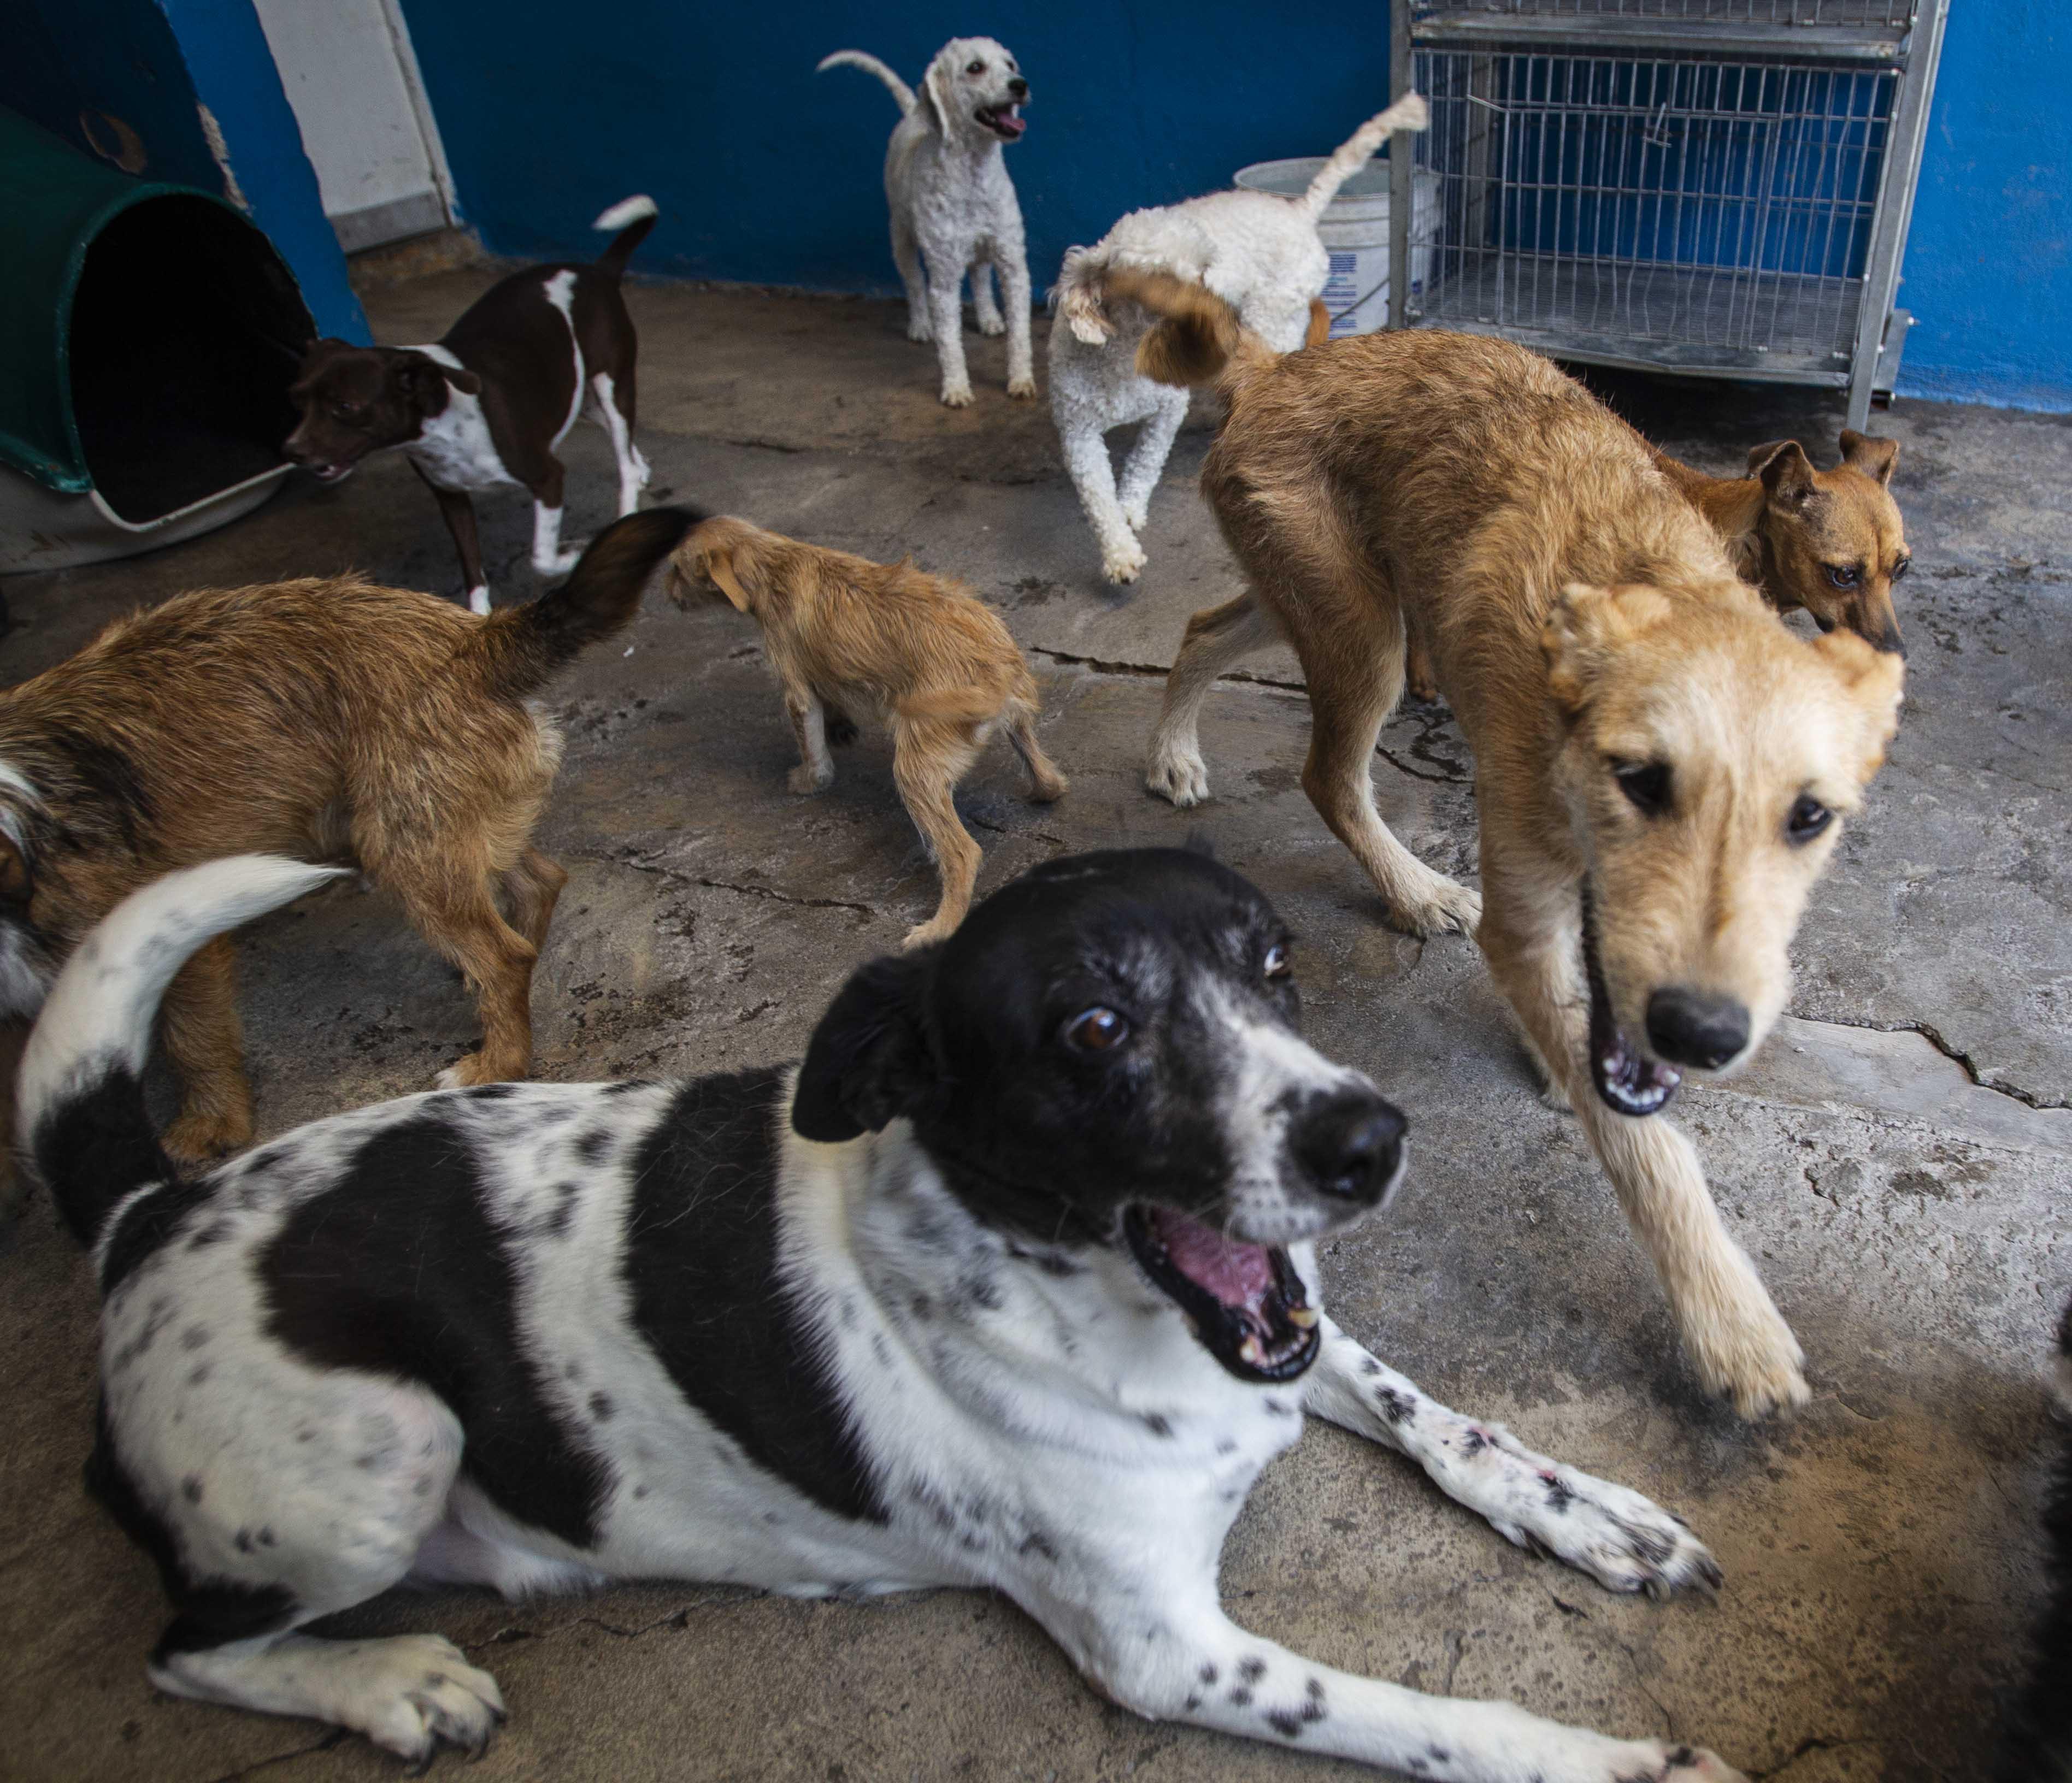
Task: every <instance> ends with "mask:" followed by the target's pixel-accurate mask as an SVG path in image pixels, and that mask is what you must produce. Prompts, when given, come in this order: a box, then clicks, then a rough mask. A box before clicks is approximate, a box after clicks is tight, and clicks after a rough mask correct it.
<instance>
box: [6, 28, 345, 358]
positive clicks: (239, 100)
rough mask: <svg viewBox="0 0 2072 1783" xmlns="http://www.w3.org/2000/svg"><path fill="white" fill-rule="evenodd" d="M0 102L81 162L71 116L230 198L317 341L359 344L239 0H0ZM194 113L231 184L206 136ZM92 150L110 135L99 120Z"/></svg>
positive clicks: (312, 193) (84, 142)
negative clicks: (120, 129) (131, 141)
mask: <svg viewBox="0 0 2072 1783" xmlns="http://www.w3.org/2000/svg"><path fill="white" fill-rule="evenodd" d="M0 105H9V106H11V107H12V108H13V109H15V110H16V111H19V112H20V113H22V114H23V116H24V117H29V118H31V119H33V120H34V121H35V122H37V123H39V124H40V125H43V128H44V129H47V130H49V131H51V132H52V133H53V134H56V135H58V136H60V137H62V138H64V140H65V141H66V142H70V143H72V145H73V146H75V147H76V148H79V149H81V150H85V151H86V152H88V153H89V154H93V153H96V152H97V150H96V146H95V143H94V142H93V139H92V138H89V136H88V134H87V132H86V130H85V129H84V128H83V127H82V125H81V123H80V113H82V112H83V111H93V112H101V113H108V114H109V116H110V117H115V118H119V119H121V121H122V122H124V123H125V124H126V125H128V126H129V129H131V130H133V131H134V133H135V134H136V137H137V138H138V142H140V143H141V145H142V149H143V151H144V154H145V157H146V160H145V165H144V166H142V169H141V170H139V171H141V173H142V175H143V177H145V178H146V179H165V180H175V181H178V182H179V183H183V184H185V185H189V186H195V187H199V188H200V189H201V190H203V191H208V192H216V193H220V194H221V195H224V197H235V196H236V195H238V194H241V195H242V197H243V199H244V200H245V206H246V208H247V210H248V212H249V215H250V216H251V218H252V220H253V222H254V223H256V224H258V225H259V227H260V228H261V229H263V230H265V232H266V234H267V236H268V237H269V239H270V240H272V241H273V245H274V247H275V248H276V249H278V250H279V252H280V254H281V257H282V259H284V260H285V261H287V263H288V265H289V266H290V269H292V270H293V271H294V274H295V278H296V281H297V282H298V284H299V285H300V286H301V287H302V297H303V300H304V301H305V302H306V303H307V304H308V305H309V306H310V314H312V315H313V316H315V318H316V321H317V326H318V327H319V328H320V329H322V330H323V331H324V332H325V333H327V334H332V335H343V336H345V337H346V338H347V339H354V340H363V341H364V340H365V339H368V338H369V337H368V331H367V321H366V318H365V317H364V315H362V314H361V313H360V300H359V298H356V297H355V296H354V295H353V293H352V286H351V285H350V284H348V283H347V280H346V273H345V257H344V256H343V254H341V253H339V246H338V237H337V236H335V235H334V234H333V233H332V232H331V225H330V224H329V223H327V221H326V220H324V214H323V202H322V199H320V198H319V195H318V191H317V181H316V175H315V171H314V170H312V169H311V167H310V164H309V161H308V159H307V158H306V156H305V155H304V154H303V153H302V133H301V132H300V130H299V129H298V128H297V127H296V124H295V119H294V113H293V112H292V111H290V109H289V106H288V101H287V97H286V94H285V93H284V92H282V88H281V80H280V76H279V75H278V73H277V72H276V71H275V69H274V67H273V58H272V56H271V55H270V54H269V52H268V50H267V47H266V40H265V35H264V34H263V33H262V32H261V30H260V28H259V16H258V14H257V13H256V12H254V11H253V9H252V6H251V5H250V0H0ZM202 105H206V106H207V107H208V109H209V111H210V112H211V113H212V115H213V116H214V117H215V118H216V123H217V125H218V127H219V128H220V130H221V131H222V134H223V144H224V150H225V159H226V160H227V161H228V163H229V166H230V169H231V171H232V173H233V174H234V175H236V184H237V187H238V194H233V193H232V191H230V190H229V183H228V181H227V180H226V179H224V172H223V169H222V168H221V167H220V166H218V165H217V162H216V158H215V155H214V154H213V153H212V151H211V149H210V146H209V142H208V137H207V135H206V134H205V132H204V130H203V125H202V121H201V114H200V111H199V107H200V106H202ZM97 134H99V135H100V136H101V138H102V140H103V142H104V143H112V142H113V140H114V135H113V132H112V131H110V130H109V129H108V128H107V127H106V126H105V125H101V126H97Z"/></svg>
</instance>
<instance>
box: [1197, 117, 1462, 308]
mask: <svg viewBox="0 0 2072 1783" xmlns="http://www.w3.org/2000/svg"><path fill="white" fill-rule="evenodd" d="M1325 160H1326V157H1325V156H1323V155H1320V154H1306V155H1297V156H1296V157H1294V158H1293V159H1292V160H1288V161H1257V162H1253V163H1252V166H1249V167H1240V168H1239V170H1238V174H1237V184H1238V186H1239V187H1240V188H1241V189H1242V190H1244V191H1248V192H1278V193H1280V194H1281V195H1282V196H1283V197H1285V198H1300V197H1301V195H1303V193H1305V192H1306V191H1309V182H1310V181H1311V180H1313V179H1315V178H1316V177H1317V172H1318V169H1319V168H1321V167H1322V166H1323V165H1324V162H1325ZM1410 178H1411V211H1410V238H1411V249H1410V290H1411V294H1412V296H1413V297H1416V296H1419V295H1421V294H1423V292H1424V281H1425V278H1426V277H1427V276H1428V275H1429V273H1430V272H1431V270H1432V246H1431V244H1432V240H1433V237H1434V236H1436V235H1437V232H1438V231H1437V221H1438V215H1439V176H1438V175H1437V174H1436V173H1433V172H1432V171H1430V170H1429V169H1426V168H1423V167H1420V168H1416V169H1415V170H1413V171H1412V174H1411V176H1410ZM1317 233H1318V235H1320V236H1322V237H1323V240H1324V246H1325V248H1326V250H1327V251H1328V252H1329V253H1330V257H1331V270H1330V277H1327V278H1326V280H1325V281H1324V289H1323V291H1322V297H1323V299H1324V307H1325V308H1326V309H1327V310H1330V312H1331V333H1332V335H1333V336H1334V338H1335V337H1336V336H1338V335H1367V334H1371V333H1373V332H1374V331H1375V329H1377V328H1383V327H1387V325H1388V155H1387V152H1386V151H1385V150H1384V151H1383V153H1382V154H1378V155H1376V156H1375V158H1374V159H1373V160H1371V161H1370V162H1368V163H1367V165H1366V166H1364V167H1363V168H1361V169H1360V170H1359V172H1358V173H1356V174H1355V175H1353V176H1352V178H1351V179H1348V180H1347V181H1346V183H1345V184H1344V185H1342V186H1341V187H1339V188H1338V196H1337V197H1336V198H1334V199H1332V200H1331V202H1330V203H1329V204H1327V205H1326V206H1325V207H1324V214H1323V216H1322V217H1321V218H1320V219H1319V220H1318V224H1317Z"/></svg>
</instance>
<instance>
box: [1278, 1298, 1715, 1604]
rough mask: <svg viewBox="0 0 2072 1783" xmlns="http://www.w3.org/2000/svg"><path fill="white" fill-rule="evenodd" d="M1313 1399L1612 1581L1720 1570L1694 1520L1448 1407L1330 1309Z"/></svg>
mask: <svg viewBox="0 0 2072 1783" xmlns="http://www.w3.org/2000/svg"><path fill="white" fill-rule="evenodd" d="M1302 1391H1303V1403H1304V1405H1305V1407H1306V1408H1307V1409H1308V1410H1309V1411H1313V1412H1315V1413H1316V1414H1317V1415H1318V1417H1320V1418H1328V1419H1330V1421H1331V1422H1332V1423H1333V1424H1339V1425H1342V1426H1343V1427H1344V1428H1346V1429H1347V1430H1350V1431H1352V1432H1355V1433H1356V1434H1357V1435H1359V1436H1365V1437H1367V1439H1368V1440H1370V1441H1372V1442H1377V1443H1380V1444H1383V1446H1384V1447H1386V1448H1393V1449H1396V1450H1399V1451H1400V1452H1402V1453H1404V1454H1405V1455H1408V1456H1409V1457H1410V1458H1411V1459H1412V1460H1414V1461H1415V1462H1416V1463H1417V1465H1419V1466H1420V1467H1421V1468H1423V1469H1424V1471H1425V1472H1426V1473H1428V1474H1429V1475H1430V1476H1431V1477H1432V1481H1433V1484H1434V1485H1437V1487H1438V1488H1439V1489H1440V1490H1441V1492H1443V1493H1445V1494H1446V1496H1447V1497H1449V1498H1452V1499H1454V1500H1455V1501H1457V1502H1459V1503H1461V1504H1463V1505H1466V1506H1467V1507H1468V1509H1469V1510H1472V1511H1474V1512H1475V1513H1476V1514H1478V1516H1482V1517H1486V1518H1488V1519H1489V1521H1490V1523H1492V1524H1493V1525H1494V1526H1495V1528H1496V1530H1497V1533H1498V1534H1500V1535H1502V1536H1503V1538H1504V1539H1505V1540H1507V1541H1509V1542H1514V1543H1516V1544H1517V1545H1518V1546H1519V1547H1522V1548H1529V1549H1531V1550H1532V1551H1535V1552H1544V1553H1548V1554H1552V1555H1553V1556H1554V1557H1555V1558H1556V1559H1560V1560H1564V1561H1566V1562H1567V1563H1568V1564H1569V1565H1570V1566H1572V1567H1576V1568H1577V1570H1578V1571H1582V1572H1587V1573H1588V1574H1589V1576H1591V1577H1592V1578H1593V1579H1594V1580H1597V1583H1598V1584H1601V1585H1602V1586H1603V1587H1604V1588H1605V1590H1607V1591H1644V1592H1647V1593H1648V1594H1649V1595H1650V1596H1656V1597H1662V1596H1667V1595H1668V1594H1669V1593H1670V1592H1672V1591H1675V1590H1678V1589H1680V1588H1683V1587H1685V1586H1689V1585H1696V1586H1699V1587H1700V1588H1704V1589H1706V1590H1711V1589H1712V1588H1716V1586H1717V1585H1718V1584H1719V1582H1720V1569H1719V1567H1718V1566H1717V1565H1716V1563H1714V1561H1713V1559H1712V1555H1711V1554H1710V1553H1709V1552H1708V1551H1707V1550H1706V1547H1705V1545H1704V1543H1702V1542H1700V1540H1699V1539H1697V1537H1696V1536H1695V1535H1693V1534H1692V1533H1691V1530H1690V1528H1689V1526H1688V1525H1687V1524H1685V1523H1684V1522H1683V1521H1682V1520H1681V1519H1680V1518H1676V1517H1674V1516H1672V1515H1671V1514H1670V1513H1669V1512H1667V1511H1666V1510H1663V1509H1662V1508H1661V1506H1659V1505H1657V1504H1655V1503H1654V1502H1651V1500H1649V1499H1646V1498H1644V1497H1642V1496H1641V1495H1640V1493H1637V1492H1633V1491H1630V1490H1628V1489H1626V1487H1624V1486H1622V1485H1613V1484H1612V1483H1611V1482H1609V1481H1605V1480H1599V1479H1595V1478H1593V1477H1592V1476H1590V1475H1589V1474H1587V1473H1577V1471H1576V1469H1573V1468H1569V1467H1564V1466H1562V1465H1561V1464H1560V1462H1558V1461H1552V1460H1548V1458H1547V1457H1546V1456H1544V1455H1536V1454H1535V1453H1534V1452H1532V1451H1531V1449H1529V1448H1526V1447H1525V1446H1524V1445H1523V1444H1521V1443H1520V1442H1519V1440H1518V1439H1517V1438H1516V1437H1515V1436H1512V1435H1511V1432H1509V1431H1507V1430H1506V1429H1505V1428H1503V1426H1502V1425H1501V1424H1488V1423H1485V1422H1484V1421H1483V1420H1482V1419H1478V1418H1469V1417H1464V1416H1463V1415H1461V1413H1459V1412H1457V1411H1448V1410H1447V1408H1446V1407H1445V1406H1443V1405H1441V1404H1439V1403H1437V1401H1436V1400H1433V1399H1427V1398H1426V1397H1425V1396H1424V1395H1423V1394H1422V1393H1420V1392H1419V1391H1418V1390H1417V1388H1416V1387H1415V1386H1414V1385H1412V1383H1411V1382H1409V1381H1408V1380H1405V1379H1404V1377H1403V1376H1402V1375H1400V1374H1397V1373H1396V1370H1394V1369H1392V1368H1390V1367H1388V1366H1386V1365H1385V1364H1383V1362H1380V1361H1379V1360H1378V1359H1377V1358H1375V1357H1373V1356H1371V1355H1370V1354H1367V1351H1366V1350H1363V1349H1362V1348H1361V1347H1360V1346H1359V1344H1357V1343H1355V1341H1353V1340H1352V1339H1351V1338H1350V1337H1347V1336H1346V1334H1345V1333H1344V1332H1343V1331H1342V1330H1340V1329H1338V1326H1337V1325H1335V1324H1334V1323H1333V1322H1332V1321H1330V1319H1328V1318H1327V1319H1326V1320H1325V1321H1324V1325H1323V1347H1322V1350H1320V1352H1319V1353H1318V1358H1317V1361H1316V1364H1315V1366H1313V1367H1312V1368H1311V1369H1310V1370H1309V1373H1308V1374H1306V1375H1305V1376H1304V1378H1303V1386H1302Z"/></svg>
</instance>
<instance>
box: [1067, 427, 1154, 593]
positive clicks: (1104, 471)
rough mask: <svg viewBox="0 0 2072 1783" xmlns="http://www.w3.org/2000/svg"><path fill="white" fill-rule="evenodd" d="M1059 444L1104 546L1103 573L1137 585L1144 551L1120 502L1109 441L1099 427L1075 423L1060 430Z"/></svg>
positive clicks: (1116, 580)
mask: <svg viewBox="0 0 2072 1783" xmlns="http://www.w3.org/2000/svg"><path fill="white" fill-rule="evenodd" d="M1058 443H1059V445H1060V446H1063V448H1064V452H1065V470H1066V472H1067V475H1070V476H1071V479H1072V487H1073V489H1074V490H1075V491H1076V492H1077V494H1078V495H1079V507H1080V509H1081V511H1083V513H1084V514H1085V515H1086V516H1087V524H1088V525H1089V526H1091V527H1092V528H1093V529H1094V537H1095V539H1096V540H1098V541H1099V543H1100V554H1101V573H1102V574H1103V575H1104V576H1105V577H1107V578H1108V580H1109V581H1112V582H1116V583H1122V582H1133V581H1136V580H1137V572H1138V571H1140V570H1141V569H1143V568H1144V547H1143V546H1142V545H1141V544H1138V543H1137V535H1136V533H1135V532H1133V531H1131V530H1130V525H1129V521H1128V519H1127V518H1126V517H1125V516H1124V514H1123V511H1122V503H1120V501H1118V500H1117V499H1116V491H1115V466H1114V464H1113V463H1112V462H1111V461H1110V459H1109V458H1108V438H1107V436H1106V435H1105V434H1104V433H1102V432H1101V431H1100V427H1099V425H1097V424H1096V423H1095V422H1092V421H1084V420H1079V421H1074V422H1073V423H1072V425H1071V427H1070V428H1069V429H1065V428H1060V429H1059V433H1058Z"/></svg>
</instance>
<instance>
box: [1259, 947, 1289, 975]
mask: <svg viewBox="0 0 2072 1783" xmlns="http://www.w3.org/2000/svg"><path fill="white" fill-rule="evenodd" d="M1263 969H1264V972H1265V973H1266V976H1268V978H1285V977H1287V976H1288V975H1289V973H1290V972H1293V971H1294V969H1295V965H1294V962H1293V960H1291V959H1289V957H1288V947H1287V943H1285V942H1281V941H1276V942H1275V943H1273V945H1272V947H1268V949H1267V950H1266V959H1265V961H1264V967H1263Z"/></svg>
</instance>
